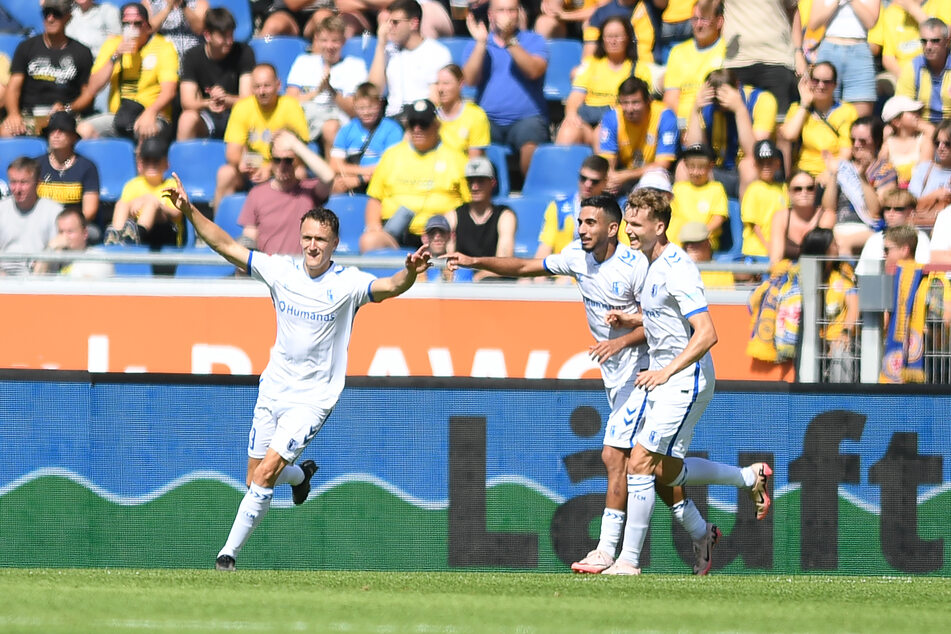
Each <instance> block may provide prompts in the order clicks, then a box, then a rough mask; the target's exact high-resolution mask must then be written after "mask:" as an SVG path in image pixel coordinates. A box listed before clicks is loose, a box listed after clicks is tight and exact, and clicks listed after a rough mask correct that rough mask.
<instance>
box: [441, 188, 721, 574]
mask: <svg viewBox="0 0 951 634" xmlns="http://www.w3.org/2000/svg"><path fill="white" fill-rule="evenodd" d="M620 224H621V208H620V207H619V206H618V203H617V200H615V199H614V197H612V196H604V195H599V196H592V197H589V198H584V199H583V200H582V201H581V213H580V215H579V217H578V236H579V237H578V239H577V240H575V241H574V242H572V243H571V244H569V245H568V246H567V247H565V248H564V249H563V250H562V251H561V252H560V253H556V254H554V255H549V256H548V257H546V258H535V259H523V258H499V257H470V256H467V255H463V254H462V253H450V254H449V255H448V256H447V261H448V265H449V268H450V269H451V270H455V269H457V268H459V267H467V268H474V269H481V270H484V271H490V272H492V273H495V274H497V275H502V276H506V277H533V276H540V275H566V276H570V277H573V278H575V279H576V280H577V281H578V290H579V291H580V292H581V297H582V298H583V300H584V307H585V313H586V314H587V317H588V328H589V329H590V331H591V335H592V336H593V337H594V339H595V343H594V344H593V345H591V347H590V348H589V349H588V351H589V354H590V355H591V358H592V359H593V360H594V361H596V362H598V363H599V364H600V365H601V376H602V378H603V381H604V388H605V390H606V391H607V396H608V402H609V403H610V404H611V415H610V417H609V418H608V422H607V426H606V428H605V434H604V448H603V450H602V452H601V459H602V460H603V461H604V465H605V467H606V468H607V473H608V490H607V494H606V495H605V509H604V514H603V515H602V517H601V535H600V539H599V541H598V545H597V547H596V548H595V549H594V550H592V551H591V552H590V553H588V555H587V556H586V557H585V558H584V559H582V560H581V561H579V562H576V563H575V564H573V565H572V569H573V570H574V571H576V572H584V573H593V574H597V573H599V572H601V571H603V570H605V569H607V568H609V567H610V566H611V565H612V564H614V555H615V552H616V550H617V544H618V542H619V541H620V538H621V531H622V529H623V527H624V521H625V508H626V506H627V487H626V486H625V477H626V476H625V467H626V464H627V459H628V456H629V455H630V452H631V447H632V446H633V438H634V432H635V430H636V428H637V423H638V421H639V418H638V417H637V416H632V415H631V414H628V412H630V411H634V412H637V411H638V410H639V409H640V408H639V407H637V406H636V405H635V404H633V403H632V401H631V400H630V397H631V395H632V393H633V392H634V379H635V377H636V376H637V374H638V372H640V371H642V370H645V369H646V367H647V350H646V347H645V346H644V341H645V338H644V331H643V329H642V328H640V327H637V328H628V327H625V326H619V327H614V326H610V325H609V324H608V323H607V321H606V319H605V318H606V315H607V313H608V311H609V310H617V311H621V312H624V313H631V314H633V313H636V312H637V311H638V310H639V308H638V304H639V302H640V298H639V294H640V289H641V287H642V285H643V280H644V278H645V276H646V275H647V259H646V258H644V257H643V255H642V254H641V253H640V252H639V251H637V250H636V249H633V248H631V247H628V246H627V245H625V244H622V243H619V242H618V239H617V232H618V227H619V226H620ZM658 494H660V495H661V498H662V499H663V500H664V502H665V503H666V504H667V505H668V506H672V511H673V514H674V517H676V518H677V520H678V521H679V522H681V523H682V524H683V526H684V528H685V529H686V530H687V532H688V533H690V535H691V537H692V538H693V540H694V544H695V546H696V548H697V562H696V564H695V566H694V572H695V573H696V574H700V575H704V574H706V573H707V572H708V571H709V570H710V566H711V564H712V559H711V552H712V548H713V544H715V543H716V540H717V539H718V538H719V534H720V532H719V530H718V529H717V528H716V527H715V526H713V525H712V524H708V523H707V522H706V521H705V520H704V519H703V517H702V516H701V515H700V512H699V511H698V510H697V507H696V506H695V505H694V504H693V502H691V501H690V500H685V499H684V497H683V491H682V490H680V489H678V490H675V491H672V490H671V489H670V488H669V487H662V488H661V489H660V490H658ZM652 497H653V496H652Z"/></svg>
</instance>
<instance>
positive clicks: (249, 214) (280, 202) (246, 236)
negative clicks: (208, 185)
mask: <svg viewBox="0 0 951 634" xmlns="http://www.w3.org/2000/svg"><path fill="white" fill-rule="evenodd" d="M270 154H271V166H272V170H271V179H270V180H269V181H267V182H266V183H261V184H260V185H256V186H255V187H253V188H252V189H251V191H250V192H249V193H248V197H247V199H246V200H245V202H244V205H243V206H242V207H241V214H240V215H239V216H238V224H239V225H241V226H242V227H244V229H243V231H242V234H241V243H242V244H244V246H246V247H248V248H249V249H257V250H258V251H263V252H264V253H267V254H268V255H273V254H275V253H289V254H292V255H293V254H297V253H298V252H299V251H300V219H301V218H302V217H303V216H304V214H305V213H307V211H308V210H310V209H313V208H315V207H316V208H320V207H323V206H324V204H326V202H327V198H328V197H329V196H330V186H331V183H333V176H334V173H333V170H332V169H330V166H329V165H327V163H325V162H324V160H323V159H322V158H320V157H319V156H318V155H317V154H316V153H315V152H314V151H313V150H311V149H310V148H309V147H307V144H305V143H304V142H302V141H301V140H300V139H298V138H297V137H296V136H295V135H294V134H293V133H292V132H288V131H287V130H279V131H278V132H277V134H275V135H274V139H273V140H272V141H271V151H270ZM301 161H303V162H304V164H306V165H307V167H309V168H310V169H311V171H312V172H314V174H316V175H317V177H316V178H314V179H307V180H303V181H302V180H300V179H298V177H297V172H298V168H299V167H300V165H301Z"/></svg>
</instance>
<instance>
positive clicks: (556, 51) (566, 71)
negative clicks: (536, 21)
mask: <svg viewBox="0 0 951 634" xmlns="http://www.w3.org/2000/svg"><path fill="white" fill-rule="evenodd" d="M580 63H581V42H579V41H578V40H563V39H552V40H549V41H548V70H547V71H545V98H546V99H548V100H549V101H564V100H565V99H567V98H568V94H569V93H570V92H571V71H572V69H574V67H575V66H577V65H578V64H580Z"/></svg>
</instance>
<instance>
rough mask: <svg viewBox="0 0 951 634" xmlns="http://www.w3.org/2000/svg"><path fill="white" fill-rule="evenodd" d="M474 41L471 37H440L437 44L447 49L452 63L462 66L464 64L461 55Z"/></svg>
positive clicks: (464, 61) (464, 60)
mask: <svg viewBox="0 0 951 634" xmlns="http://www.w3.org/2000/svg"><path fill="white" fill-rule="evenodd" d="M473 41H474V40H473V39H472V38H471V37H441V38H439V43H440V44H442V45H443V46H445V47H446V48H448V49H449V54H450V55H452V63H453V64H456V65H457V66H460V67H461V66H462V65H463V64H465V63H466V59H465V58H464V57H463V55H465V54H466V47H468V46H469V45H470V44H472V42H473Z"/></svg>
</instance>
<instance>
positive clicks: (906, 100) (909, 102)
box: [882, 95, 925, 123]
mask: <svg viewBox="0 0 951 634" xmlns="http://www.w3.org/2000/svg"><path fill="white" fill-rule="evenodd" d="M924 107H925V104H923V103H921V102H920V101H915V100H914V99H912V98H911V97H906V96H905V95H895V96H894V97H891V98H890V99H889V100H888V101H886V102H885V105H884V106H882V121H884V122H885V123H888V122H889V121H891V120H892V119H894V118H895V117H897V116H899V115H900V114H901V113H903V112H918V111H919V110H921V109H922V108H924Z"/></svg>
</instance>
